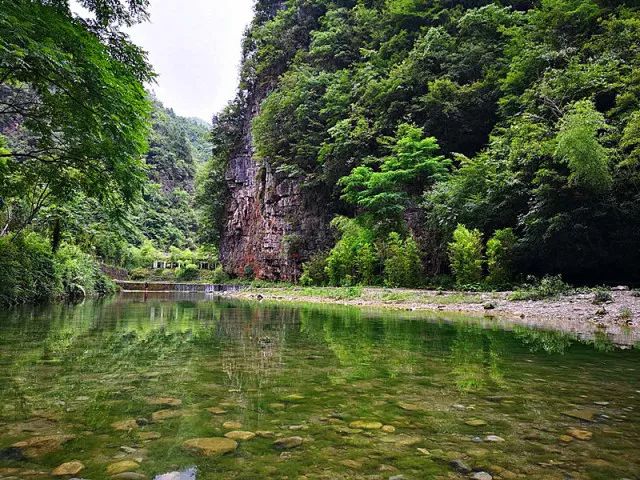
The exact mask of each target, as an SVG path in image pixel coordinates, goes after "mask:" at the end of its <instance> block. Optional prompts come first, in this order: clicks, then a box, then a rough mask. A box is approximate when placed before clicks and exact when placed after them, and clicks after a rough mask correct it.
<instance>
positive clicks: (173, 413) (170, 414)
mask: <svg viewBox="0 0 640 480" xmlns="http://www.w3.org/2000/svg"><path fill="white" fill-rule="evenodd" d="M181 415H182V412H181V411H180V410H171V409H168V410H158V411H157V412H153V413H152V414H151V419H152V420H153V421H154V422H161V421H163V420H168V419H170V418H176V417H179V416H181Z"/></svg>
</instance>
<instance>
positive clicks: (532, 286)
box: [510, 275, 573, 300]
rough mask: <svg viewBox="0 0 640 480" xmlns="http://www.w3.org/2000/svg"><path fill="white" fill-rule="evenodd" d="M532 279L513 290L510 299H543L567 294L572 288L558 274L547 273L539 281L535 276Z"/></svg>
mask: <svg viewBox="0 0 640 480" xmlns="http://www.w3.org/2000/svg"><path fill="white" fill-rule="evenodd" d="M532 280H533V281H531V282H530V283H528V284H525V285H523V286H522V288H520V289H518V290H516V291H515V292H513V293H512V294H511V296H510V300H544V299H547V298H556V297H559V296H560V295H567V294H569V293H571V292H572V290H573V289H572V288H571V286H570V285H568V284H567V283H565V282H564V281H563V280H562V277H561V276H560V275H554V276H549V275H548V276H545V277H544V278H543V279H542V280H540V281H538V280H536V279H535V278H534V279H532Z"/></svg>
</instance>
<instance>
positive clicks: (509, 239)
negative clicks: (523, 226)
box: [487, 228, 517, 286]
mask: <svg viewBox="0 0 640 480" xmlns="http://www.w3.org/2000/svg"><path fill="white" fill-rule="evenodd" d="M516 241H517V238H516V236H515V234H514V233H513V229H511V228H503V229H500V230H496V231H495V233H494V234H493V236H492V237H491V238H490V239H489V240H488V241H487V267H488V270H489V276H488V277H487V281H488V282H489V283H490V284H492V285H495V286H505V285H508V283H509V282H510V281H511V280H513V274H514V261H513V260H514V247H515V245H516Z"/></svg>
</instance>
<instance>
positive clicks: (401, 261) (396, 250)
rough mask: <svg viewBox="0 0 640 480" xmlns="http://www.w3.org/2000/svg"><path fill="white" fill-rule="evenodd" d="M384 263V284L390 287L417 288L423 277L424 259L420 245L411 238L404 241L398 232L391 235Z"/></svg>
mask: <svg viewBox="0 0 640 480" xmlns="http://www.w3.org/2000/svg"><path fill="white" fill-rule="evenodd" d="M385 253H386V255H385V256H386V259H385V262H384V283H385V285H386V286H388V287H416V286H418V285H419V284H420V279H421V277H422V259H421V258H420V251H419V249H418V244H417V243H416V241H415V240H414V239H413V237H411V236H409V237H407V238H406V239H405V240H402V238H401V237H400V235H399V234H398V233H396V232H392V233H390V234H389V239H388V241H387V245H386V249H385Z"/></svg>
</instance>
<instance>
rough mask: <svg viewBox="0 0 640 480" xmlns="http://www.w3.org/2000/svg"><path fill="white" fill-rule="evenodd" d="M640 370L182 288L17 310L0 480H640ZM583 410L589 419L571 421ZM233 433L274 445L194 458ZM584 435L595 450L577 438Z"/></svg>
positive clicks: (599, 344)
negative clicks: (41, 446) (134, 478)
mask: <svg viewBox="0 0 640 480" xmlns="http://www.w3.org/2000/svg"><path fill="white" fill-rule="evenodd" d="M639 360H640V354H639V352H638V351H636V350H619V349H617V348H616V346H615V345H614V344H613V343H612V342H611V341H610V339H609V338H608V337H606V336H601V335H599V336H596V337H595V338H594V339H593V340H589V341H587V340H584V339H580V338H577V337H574V336H571V335H568V334H566V333H557V332H549V331H540V330H530V329H526V328H522V327H516V328H514V329H513V330H512V331H505V330H501V329H499V328H497V327H494V328H486V327H485V326H483V325H482V324H480V323H478V322H476V321H473V320H471V319H464V318H457V319H455V321H454V320H453V319H450V318H415V317H411V316H407V315H404V316H400V315H396V314H390V313H382V312H365V311H362V310H358V309H353V308H342V307H341V308H336V307H294V306H264V305H256V304H249V303H239V302H233V301H228V300H225V299H220V298H209V299H205V298H203V297H197V296H193V295H187V294H183V295H180V296H178V297H172V298H164V297H162V296H147V297H145V296H142V294H141V295H140V296H129V297H119V298H117V299H114V300H111V301H105V302H86V303H84V304H83V305H79V306H65V305H54V306H48V307H33V308H21V309H15V310H11V311H9V312H4V313H2V314H0V426H2V430H1V431H0V452H4V453H5V454H6V455H4V456H3V455H2V454H0V469H1V468H14V469H18V470H17V471H16V472H17V473H18V476H19V475H20V472H22V471H25V470H28V469H31V470H34V469H35V470H36V471H43V472H45V474H44V476H47V475H48V472H49V470H51V469H52V468H54V467H55V466H57V465H58V464H60V463H62V462H66V461H70V460H78V461H82V462H83V463H84V465H85V466H86V472H83V474H82V475H83V476H85V477H86V478H92V479H99V478H109V475H108V474H107V468H108V466H109V465H111V464H113V463H114V462H117V461H123V459H124V460H129V461H132V462H134V463H136V464H137V465H138V467H137V470H136V471H137V472H144V473H145V474H146V475H148V476H150V477H151V478H153V477H154V476H156V475H163V474H164V472H174V473H171V474H164V475H168V476H166V477H165V476H161V477H158V478H161V479H162V480H164V479H165V478H171V479H173V478H174V477H175V478H183V477H179V475H180V472H182V474H184V475H192V474H193V475H195V470H189V468H191V467H193V466H194V465H195V466H197V467H198V469H199V470H198V477H199V478H282V477H284V476H289V478H297V477H299V476H301V475H305V476H306V477H307V478H359V477H360V476H362V478H365V476H367V475H379V474H380V472H381V471H383V472H384V471H394V472H400V473H401V474H403V475H405V478H407V479H410V478H425V475H431V476H432V477H433V478H439V477H438V476H442V477H441V478H450V476H451V475H453V478H457V477H456V475H458V474H457V473H456V472H455V471H454V470H453V469H452V467H451V466H450V462H451V460H462V461H464V462H466V463H468V464H471V465H472V466H473V467H474V468H483V469H491V468H493V469H494V470H495V472H498V471H502V472H505V471H506V472H510V473H508V474H506V476H504V475H505V474H503V478H509V475H510V474H511V473H513V474H514V475H516V477H513V478H518V476H520V477H524V478H542V477H543V476H548V478H556V477H557V478H564V477H566V476H569V477H570V478H576V479H578V478H604V476H611V475H614V476H616V475H617V476H618V478H624V477H627V478H630V477H631V478H633V476H634V475H637V473H638V471H640V460H639V459H638V457H637V454H636V449H637V442H638V441H639V440H640V428H639V423H640V418H639V417H638V414H639V412H638V409H640V400H639V398H640V378H639V376H638V371H637V369H638V368H640V363H639ZM167 402H168V404H167V405H165V403H167ZM585 409H586V410H593V409H595V410H596V413H595V414H594V415H595V416H594V419H595V422H581V421H579V420H576V419H575V417H567V416H566V415H563V412H566V411H574V410H578V411H582V410H585ZM354 421H361V422H362V421H364V422H365V423H367V422H368V423H370V424H372V425H375V426H376V427H377V428H373V429H370V430H368V429H367V428H365V429H364V430H363V429H362V428H352V427H351V426H350V425H351V423H352V422H354ZM225 422H232V423H235V424H237V425H239V426H234V427H233V428H234V429H236V430H242V431H248V432H252V433H254V432H266V433H265V434H264V436H257V437H255V438H254V439H252V440H249V441H245V442H241V444H240V447H239V448H238V450H237V451H236V452H235V453H233V454H231V455H227V456H225V457H222V458H215V459H208V458H205V457H198V456H194V455H193V454H192V453H190V452H189V451H187V450H186V449H185V448H183V447H182V444H183V442H184V441H185V440H188V439H193V438H201V437H221V436H223V435H224V434H225V432H226V431H227V430H229V428H226V427H225V426H224V425H225ZM378 423H379V424H380V425H384V426H385V429H384V431H383V430H382V429H380V427H379V426H378V425H377V424H378ZM114 425H116V426H120V425H126V426H127V427H126V428H124V429H120V428H117V427H114ZM474 425H475V426H474ZM577 427H580V428H582V429H588V430H589V433H591V434H592V435H593V439H592V440H589V441H579V440H575V441H574V440H572V439H573V437H571V438H569V436H567V434H566V431H567V429H570V428H577ZM267 433H271V434H270V436H269V435H267ZM61 434H64V435H70V436H73V439H72V440H70V441H69V442H68V443H65V445H64V446H60V448H57V449H55V451H51V452H47V453H46V454H43V455H41V456H36V457H35V458H32V459H28V460H27V461H23V460H19V459H18V457H11V456H10V455H8V453H7V452H9V453H10V452H11V451H13V450H10V449H11V445H13V444H14V443H15V442H17V441H20V440H24V439H25V438H26V439H28V438H31V437H33V436H34V435H61ZM291 435H299V436H301V437H303V438H304V441H305V443H304V444H303V447H301V448H299V449H295V450H293V451H291V452H285V454H282V455H281V453H280V451H277V450H275V449H274V447H273V446H272V442H273V439H274V438H276V437H277V436H280V437H287V436H291ZM491 435H493V436H498V437H499V438H502V439H504V440H505V441H504V442H501V443H491V442H489V441H487V440H484V438H485V437H490V436H491ZM562 437H567V438H569V440H567V438H565V439H564V440H562V439H561V438H562ZM121 447H122V448H121ZM425 452H426V453H425ZM595 460H597V462H595ZM594 462H595V463H594ZM387 467H390V469H387V470H385V468H387ZM391 467H392V469H391ZM381 468H382V470H381ZM2 472H3V471H2V470H0V477H1V476H3V475H4V473H2ZM495 472H494V474H495ZM171 475H173V476H171ZM176 475H178V476H176ZM496 476H497V474H496ZM185 478H186V477H185Z"/></svg>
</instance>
